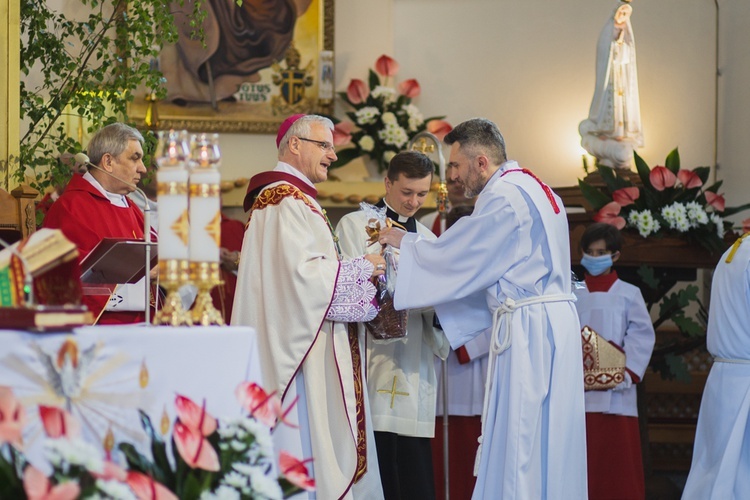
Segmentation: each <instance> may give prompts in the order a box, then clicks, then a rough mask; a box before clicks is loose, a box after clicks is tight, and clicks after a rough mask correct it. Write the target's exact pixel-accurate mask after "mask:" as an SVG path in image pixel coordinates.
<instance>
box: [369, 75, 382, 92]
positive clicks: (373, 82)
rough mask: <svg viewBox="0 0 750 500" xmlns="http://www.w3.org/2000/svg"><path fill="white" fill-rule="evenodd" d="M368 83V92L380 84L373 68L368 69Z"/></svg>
mask: <svg viewBox="0 0 750 500" xmlns="http://www.w3.org/2000/svg"><path fill="white" fill-rule="evenodd" d="M369 85H370V92H372V90H373V89H374V88H375V87H377V86H378V85H380V77H379V76H378V74H377V73H375V72H374V71H373V70H370V78H369Z"/></svg>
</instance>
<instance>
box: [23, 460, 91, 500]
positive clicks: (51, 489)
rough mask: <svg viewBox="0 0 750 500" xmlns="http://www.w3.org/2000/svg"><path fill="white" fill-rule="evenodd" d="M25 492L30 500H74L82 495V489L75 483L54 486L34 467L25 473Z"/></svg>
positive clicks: (69, 482)
mask: <svg viewBox="0 0 750 500" xmlns="http://www.w3.org/2000/svg"><path fill="white" fill-rule="evenodd" d="M23 490H24V491H25V492H26V497H27V498H28V499H29V500H74V499H76V498H78V495H80V494H81V487H80V486H78V483H76V482H73V481H68V482H65V483H60V484H57V485H55V486H52V484H51V483H50V482H49V479H47V476H45V475H44V473H43V472H42V471H40V470H39V469H37V468H36V467H34V466H33V465H29V466H27V467H26V470H24V471H23Z"/></svg>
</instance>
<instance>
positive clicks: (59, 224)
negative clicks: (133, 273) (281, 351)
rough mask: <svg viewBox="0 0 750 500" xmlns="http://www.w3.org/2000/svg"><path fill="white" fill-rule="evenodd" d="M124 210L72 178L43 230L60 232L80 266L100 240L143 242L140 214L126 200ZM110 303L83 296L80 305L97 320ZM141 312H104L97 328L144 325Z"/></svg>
mask: <svg viewBox="0 0 750 500" xmlns="http://www.w3.org/2000/svg"><path fill="white" fill-rule="evenodd" d="M125 199H126V200H127V203H128V207H127V208H123V207H118V206H115V205H113V204H112V203H111V202H110V200H109V198H107V197H106V196H104V194H102V193H101V192H100V191H99V190H97V189H96V188H95V187H94V186H93V185H92V184H91V183H90V182H88V181H87V180H86V179H84V178H83V176H82V175H79V174H75V175H73V178H72V179H70V182H69V183H68V186H67V187H66V188H65V191H64V192H63V194H62V195H61V196H60V198H59V199H58V200H57V201H56V202H55V203H53V204H52V206H51V207H50V209H49V211H48V212H47V216H46V217H45V218H44V223H43V224H42V225H43V227H49V228H55V229H60V230H62V232H63V234H64V235H65V236H66V237H67V238H68V239H69V240H70V241H72V242H73V243H75V244H76V246H77V247H78V250H79V252H80V254H79V256H78V259H79V262H80V261H81V260H83V258H84V257H86V256H87V255H88V254H89V252H91V250H93V249H94V247H95V246H96V245H97V244H98V243H99V242H100V241H101V240H102V238H143V213H142V212H141V210H140V209H139V208H138V207H137V206H136V205H134V204H133V202H131V201H130V200H129V199H127V198H125ZM108 300H109V296H107V295H84V297H83V303H84V304H85V305H86V306H88V308H89V310H90V311H91V312H92V314H93V315H94V317H95V318H96V317H97V316H98V315H99V313H100V312H101V311H102V310H103V309H104V307H105V306H106V305H107V302H108ZM145 319H146V314H145V312H143V311H140V312H139V311H120V312H114V311H107V312H104V313H102V315H101V318H100V319H99V321H98V324H122V323H138V322H141V321H145Z"/></svg>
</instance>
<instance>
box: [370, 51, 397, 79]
mask: <svg viewBox="0 0 750 500" xmlns="http://www.w3.org/2000/svg"><path fill="white" fill-rule="evenodd" d="M375 71H377V72H378V74H379V75H381V76H395V75H396V73H398V63H397V62H396V60H395V59H393V58H392V57H388V56H387V55H385V54H383V55H382V56H380V57H379V58H378V60H377V61H375Z"/></svg>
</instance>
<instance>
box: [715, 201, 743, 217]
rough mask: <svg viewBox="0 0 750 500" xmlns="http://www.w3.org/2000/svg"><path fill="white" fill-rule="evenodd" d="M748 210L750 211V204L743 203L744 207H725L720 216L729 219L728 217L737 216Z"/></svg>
mask: <svg viewBox="0 0 750 500" xmlns="http://www.w3.org/2000/svg"><path fill="white" fill-rule="evenodd" d="M748 209H750V203H745V204H744V205H740V206H738V207H726V208H724V211H723V212H722V213H721V215H722V216H724V217H729V216H730V215H734V214H738V213H740V212H744V211H745V210H748Z"/></svg>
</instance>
